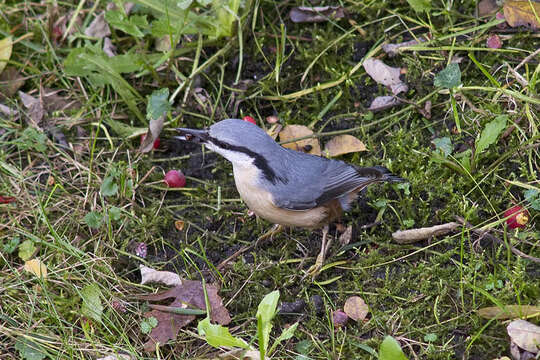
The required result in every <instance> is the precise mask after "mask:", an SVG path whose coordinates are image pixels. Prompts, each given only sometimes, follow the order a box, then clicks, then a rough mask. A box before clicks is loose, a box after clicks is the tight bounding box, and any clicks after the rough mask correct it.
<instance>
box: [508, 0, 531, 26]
mask: <svg viewBox="0 0 540 360" xmlns="http://www.w3.org/2000/svg"><path fill="white" fill-rule="evenodd" d="M503 9H504V18H505V20H506V22H507V23H508V24H510V26H512V27H516V26H527V27H530V28H532V29H538V28H540V3H538V2H534V1H517V0H510V1H506V2H505V3H504V6H503Z"/></svg>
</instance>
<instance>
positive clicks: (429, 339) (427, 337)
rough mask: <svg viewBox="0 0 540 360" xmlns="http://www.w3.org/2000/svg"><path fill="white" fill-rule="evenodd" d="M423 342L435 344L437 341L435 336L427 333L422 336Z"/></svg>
mask: <svg viewBox="0 0 540 360" xmlns="http://www.w3.org/2000/svg"><path fill="white" fill-rule="evenodd" d="M424 341H425V342H435V341H437V334H434V333H429V334H426V335H424Z"/></svg>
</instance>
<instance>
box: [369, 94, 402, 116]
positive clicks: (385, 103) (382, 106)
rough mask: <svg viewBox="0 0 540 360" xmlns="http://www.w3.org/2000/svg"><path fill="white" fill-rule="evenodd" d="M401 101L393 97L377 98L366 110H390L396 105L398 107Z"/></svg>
mask: <svg viewBox="0 0 540 360" xmlns="http://www.w3.org/2000/svg"><path fill="white" fill-rule="evenodd" d="M400 103H401V101H399V99H398V98H396V97H395V96H377V97H376V98H375V99H373V101H372V102H371V105H369V108H368V110H370V111H373V112H377V111H382V110H386V109H390V108H391V107H394V106H396V105H399V104H400Z"/></svg>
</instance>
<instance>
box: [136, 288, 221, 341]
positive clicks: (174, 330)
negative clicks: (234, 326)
mask: <svg viewBox="0 0 540 360" xmlns="http://www.w3.org/2000/svg"><path fill="white" fill-rule="evenodd" d="M205 288H206V294H207V296H208V301H209V303H210V318H211V320H212V321H214V322H217V323H218V324H221V325H227V324H229V323H230V322H231V317H230V315H229V312H228V311H227V309H226V308H225V306H223V301H222V299H221V297H220V296H219V295H218V289H217V287H216V286H214V285H212V284H206V285H205ZM170 298H173V299H174V300H173V302H172V303H171V304H169V307H171V308H190V309H199V310H206V301H205V292H204V290H203V284H202V283H201V282H200V281H193V280H183V281H182V282H181V284H180V285H177V286H176V287H174V288H172V289H169V290H167V291H164V292H161V293H158V294H151V295H144V296H139V299H141V300H146V301H162V300H165V299H170ZM144 316H145V317H151V316H153V317H155V318H156V319H157V320H158V325H157V326H156V327H155V328H153V329H152V331H151V332H150V335H149V337H150V339H149V340H148V341H147V342H146V343H145V345H144V348H145V350H146V351H154V350H155V348H156V344H157V343H158V342H159V343H161V344H164V343H166V342H167V341H169V340H171V339H174V338H176V335H177V334H178V331H179V330H180V329H181V328H182V327H184V326H186V325H187V324H189V323H190V322H191V321H193V320H194V319H195V316H194V315H183V314H175V313H173V312H164V311H160V310H152V311H150V312H147V313H146V314H145V315H144Z"/></svg>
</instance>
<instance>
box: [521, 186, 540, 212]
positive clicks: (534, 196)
mask: <svg viewBox="0 0 540 360" xmlns="http://www.w3.org/2000/svg"><path fill="white" fill-rule="evenodd" d="M539 195H540V192H539V191H538V190H536V189H528V190H525V191H524V192H523V196H525V200H527V201H528V202H529V204H531V208H533V209H534V210H540V196H539Z"/></svg>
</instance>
